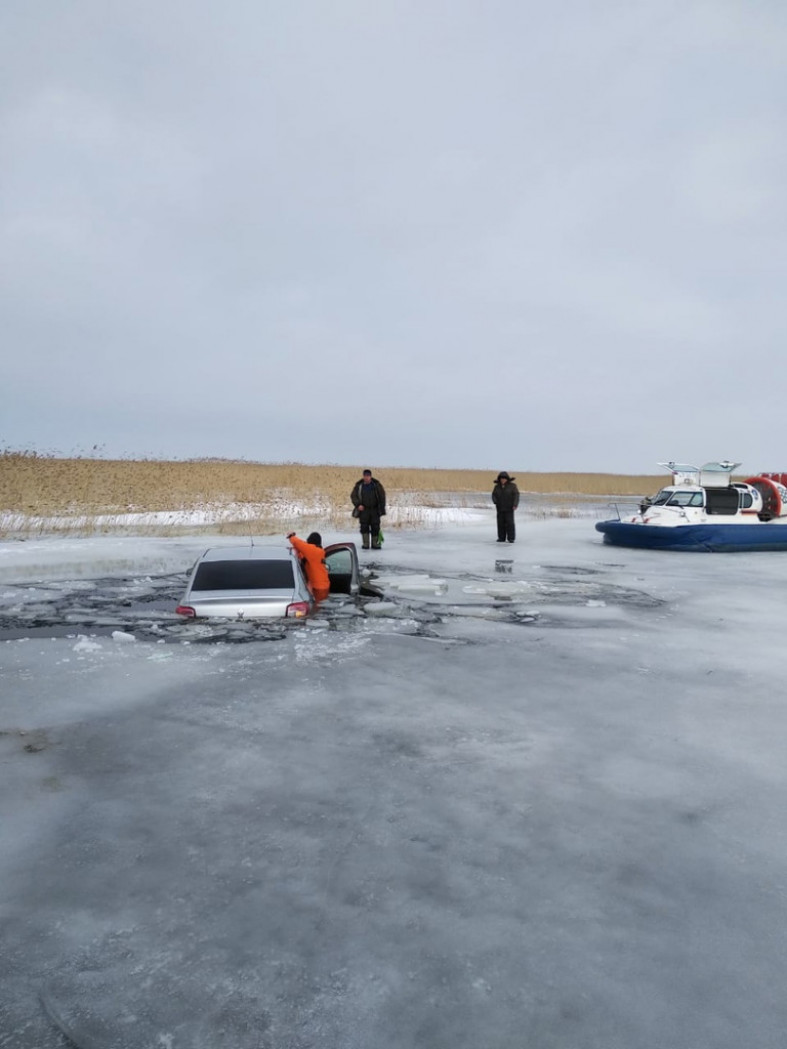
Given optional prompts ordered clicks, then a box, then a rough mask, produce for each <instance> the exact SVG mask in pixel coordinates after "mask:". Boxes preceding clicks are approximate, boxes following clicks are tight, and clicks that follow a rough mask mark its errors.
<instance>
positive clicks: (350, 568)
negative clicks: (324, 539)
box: [325, 543, 360, 594]
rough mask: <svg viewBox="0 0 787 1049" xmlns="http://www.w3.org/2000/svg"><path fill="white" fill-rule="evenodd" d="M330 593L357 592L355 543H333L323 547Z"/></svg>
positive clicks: (357, 577)
mask: <svg viewBox="0 0 787 1049" xmlns="http://www.w3.org/2000/svg"><path fill="white" fill-rule="evenodd" d="M325 565H326V568H327V569H328V577H329V579H330V585H331V593H332V594H357V593H358V586H359V584H360V573H359V571H358V551H357V550H356V549H355V543H333V544H332V545H331V546H326V547H325Z"/></svg>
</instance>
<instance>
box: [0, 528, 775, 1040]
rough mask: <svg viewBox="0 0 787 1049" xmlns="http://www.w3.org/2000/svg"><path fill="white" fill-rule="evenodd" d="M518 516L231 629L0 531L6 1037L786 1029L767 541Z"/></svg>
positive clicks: (110, 556) (162, 571)
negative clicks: (657, 535) (724, 545)
mask: <svg viewBox="0 0 787 1049" xmlns="http://www.w3.org/2000/svg"><path fill="white" fill-rule="evenodd" d="M519 531H520V536H519V538H518V541H517V543H516V544H515V545H514V546H512V547H509V548H507V549H506V551H505V552H506V560H507V561H510V562H511V564H510V566H507V567H506V570H505V572H504V574H501V570H500V568H499V567H498V566H497V565H496V562H497V561H499V547H498V546H497V545H496V544H495V542H494V522H493V520H492V514H491V513H490V512H488V511H474V512H469V511H468V512H465V514H464V515H463V519H462V520H457V521H454V522H449V523H445V522H443V523H439V522H436V523H435V524H434V526H433V527H427V528H423V529H420V530H418V531H402V532H399V531H396V530H394V529H391V530H390V531H388V532H387V533H386V543H385V547H384V549H383V550H382V551H379V552H378V551H370V552H368V553H367V552H361V557H362V561H364V563H365V564H366V566H367V570H368V571H369V572H371V573H373V575H374V580H375V582H376V583H377V584H378V585H379V586H380V587H381V589H382V593H383V596H382V598H380V599H374V598H362V599H357V600H355V599H352V598H349V597H348V598H344V597H335V598H333V597H332V598H331V599H330V600H329V601H328V602H326V604H325V607H324V609H323V610H321V611H320V612H319V614H318V615H317V616H316V617H315V618H314V619H312V620H310V621H307V622H304V623H295V624H276V625H275V626H267V627H265V628H263V629H260V630H259V631H256V632H255V631H253V630H251V631H250V630H249V624H244V625H243V629H242V630H240V629H238V630H235V629H234V628H233V627H232V626H231V625H230V626H227V625H224V626H221V625H219V626H215V625H214V626H211V625H209V624H184V623H182V622H181V621H180V620H179V617H177V616H175V615H174V606H175V604H176V603H177V599H178V597H179V596H180V588H181V587H182V585H183V583H185V578H186V572H187V570H188V568H189V567H190V566H191V564H192V563H193V561H194V559H195V557H196V556H197V555H198V554H199V553H200V552H201V551H202V550H203V549H204V548H205V547H206V546H209V545H217V544H219V543H223V542H237V540H236V539H224V538H217V539H211V538H207V537H205V536H191V537H189V536H178V537H173V538H168V539H153V538H134V537H131V536H123V537H108V536H105V537H95V538H91V539H50V540H47V539H36V540H28V541H26V542H13V541H12V542H4V543H2V544H0V637H2V638H5V640H2V641H0V684H1V685H2V705H1V707H0V709H2V723H1V724H0V768H1V769H2V772H1V773H0V775H2V793H1V795H0V818H1V822H0V827H1V828H2V829H1V830H0V834H1V835H2V849H0V914H2V918H3V928H4V936H3V951H2V955H1V956H0V974H1V975H2V984H3V988H4V991H3V996H2V1003H0V1046H9V1047H11V1046H13V1047H14V1049H33V1047H35V1049H60V1047H62V1046H63V1044H64V1041H63V1037H64V1036H67V1037H68V1038H69V1039H70V1040H71V1042H72V1043H73V1044H74V1045H76V1046H78V1047H87V1046H90V1047H98V1049H104V1047H106V1049H125V1047H129V1049H131V1047H135V1049H136V1047H141V1046H151V1047H153V1046H162V1045H166V1046H169V1047H170V1049H180V1047H184V1049H186V1047H188V1049H202V1047H205V1049H208V1047H210V1049H216V1047H217V1046H226V1047H228V1049H251V1047H255V1049H261V1047H264V1049H278V1047H282V1046H291V1047H306V1046H319V1047H320V1049H361V1047H363V1049H369V1047H371V1046H373V1047H374V1049H404V1047H407V1049H410V1047H412V1046H424V1047H428V1049H443V1047H444V1049H449V1047H450V1049H463V1047H467V1049H471V1047H472V1049H478V1047H484V1049H491V1047H501V1049H503V1047H505V1049H509V1047H510V1046H514V1045H527V1046H528V1049H547V1047H549V1049H552V1047H558V1046H559V1047H561V1049H563V1047H569V1046H577V1047H579V1046H582V1047H583V1049H654V1047H656V1046H665V1047H667V1046H668V1047H670V1049H741V1046H753V1047H754V1046H756V1047H757V1049H776V1047H779V1049H781V1046H783V1044H784V1030H785V1028H786V1027H787V1005H785V1002H784V995H783V994H781V993H779V990H778V989H779V988H781V987H782V986H784V985H785V983H787V956H785V951H784V940H783V929H784V927H785V919H787V913H786V912H787V895H785V891H784V887H785V884H787V842H786V841H785V836H784V832H783V826H784V811H785V809H786V808H787V773H786V772H785V765H786V763H785V750H784V740H785V738H787V705H786V704H785V694H784V686H783V682H784V681H785V680H787V654H786V650H785V646H784V644H783V633H784V626H785V618H786V617H785V613H784V610H783V604H784V602H783V600H782V597H781V595H783V594H784V593H787V557H785V556H784V555H783V554H778V553H776V554H765V553H757V554H729V555H715V554H686V553H680V554H672V553H661V552H656V551H635V550H630V551H627V550H622V549H614V550H612V549H610V548H607V547H604V546H603V545H602V543H601V540H600V537H599V536H598V534H597V533H595V532H594V530H593V527H592V520H590V521H589V520H587V519H582V518H578V519H551V520H526V519H523V520H522V522H521V524H520V529H519ZM339 538H350V535H349V534H346V535H343V536H342V535H338V534H334V535H326V539H327V540H328V541H333V540H335V539H339ZM509 567H510V572H509V570H508V568H509Z"/></svg>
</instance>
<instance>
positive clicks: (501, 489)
mask: <svg viewBox="0 0 787 1049" xmlns="http://www.w3.org/2000/svg"><path fill="white" fill-rule="evenodd" d="M492 502H493V503H494V504H495V506H496V507H497V541H498V543H504V542H505V541H506V539H507V540H508V541H509V543H513V541H514V540H515V539H516V526H515V524H514V511H515V510H516V508H517V507H518V506H519V489H518V488H517V486H516V485H515V484H514V478H513V477H509V476H508V474H507V473H506V472H505V470H503V471H501V472H500V473H499V474H498V475H497V477H496V478H495V487H494V488H493V489H492Z"/></svg>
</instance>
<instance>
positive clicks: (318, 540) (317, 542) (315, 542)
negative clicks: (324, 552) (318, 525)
mask: <svg viewBox="0 0 787 1049" xmlns="http://www.w3.org/2000/svg"><path fill="white" fill-rule="evenodd" d="M306 542H307V543H311V544H312V546H322V536H321V535H320V533H319V532H312V533H311V535H310V536H309V537H308V539H307V540H306Z"/></svg>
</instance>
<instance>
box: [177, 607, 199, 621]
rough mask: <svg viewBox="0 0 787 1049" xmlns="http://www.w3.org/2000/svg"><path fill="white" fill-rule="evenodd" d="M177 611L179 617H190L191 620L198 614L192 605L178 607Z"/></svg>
mask: <svg viewBox="0 0 787 1049" xmlns="http://www.w3.org/2000/svg"><path fill="white" fill-rule="evenodd" d="M175 611H176V612H177V614H178V615H179V616H188V617H189V619H193V618H194V617H195V616H196V614H197V613H196V612H195V611H194V609H193V608H192V607H191V605H178V607H177V608H176V609H175Z"/></svg>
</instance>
